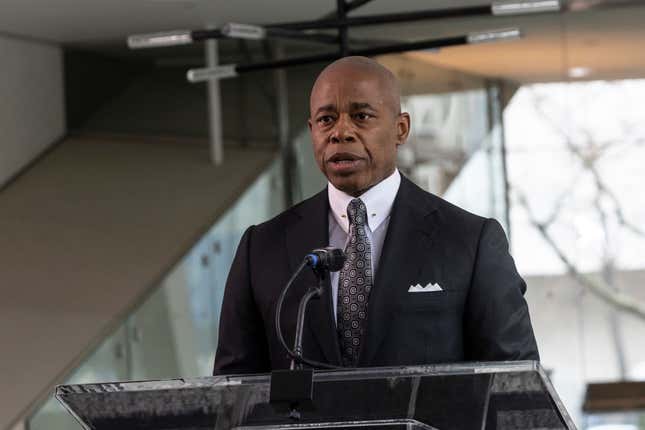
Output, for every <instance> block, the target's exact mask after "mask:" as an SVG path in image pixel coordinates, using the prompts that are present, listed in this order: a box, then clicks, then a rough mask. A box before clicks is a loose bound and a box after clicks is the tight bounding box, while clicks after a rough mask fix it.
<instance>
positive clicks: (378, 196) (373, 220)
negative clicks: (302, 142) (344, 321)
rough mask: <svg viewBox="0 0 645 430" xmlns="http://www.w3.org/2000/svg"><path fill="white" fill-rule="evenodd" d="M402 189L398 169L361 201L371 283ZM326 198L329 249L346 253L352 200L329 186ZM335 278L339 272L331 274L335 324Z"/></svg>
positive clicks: (371, 189) (336, 294) (362, 197)
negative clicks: (369, 255)
mask: <svg viewBox="0 0 645 430" xmlns="http://www.w3.org/2000/svg"><path fill="white" fill-rule="evenodd" d="M399 185H401V175H400V174H399V171H398V169H394V173H392V174H391V175H390V176H388V177H387V178H385V179H384V180H382V181H381V182H379V183H378V184H376V185H374V186H373V187H372V188H370V189H369V190H367V191H366V192H365V193H363V194H362V195H360V196H359V197H358V198H360V199H361V200H362V201H363V203H365V207H366V208H367V226H366V229H365V230H366V231H367V237H368V238H369V240H370V245H371V250H372V252H371V254H372V274H373V276H372V280H374V278H375V275H376V273H377V272H376V269H377V268H378V267H377V266H378V264H379V259H380V258H381V251H382V250H383V241H384V240H385V234H386V233H387V227H388V225H389V223H390V213H391V212H392V204H394V198H395V197H396V193H397V192H398V191H399ZM327 195H328V196H329V208H330V211H329V246H333V247H334V248H340V249H345V247H346V246H347V240H348V238H349V237H348V235H349V219H348V218H347V206H348V205H349V202H351V201H352V200H353V199H354V198H355V197H352V196H350V195H349V194H345V193H344V192H342V191H340V190H339V189H337V188H336V187H334V185H332V183H331V182H329V183H328V185H327ZM338 277H339V272H332V273H331V276H330V281H331V289H332V298H333V303H334V321H335V320H336V318H335V316H336V303H337V301H338Z"/></svg>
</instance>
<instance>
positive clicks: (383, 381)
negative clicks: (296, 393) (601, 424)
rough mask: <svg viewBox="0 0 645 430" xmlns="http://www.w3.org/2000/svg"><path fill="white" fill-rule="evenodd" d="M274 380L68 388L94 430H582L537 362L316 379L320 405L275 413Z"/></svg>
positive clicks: (61, 390) (326, 374) (331, 374)
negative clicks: (271, 393) (271, 396)
mask: <svg viewBox="0 0 645 430" xmlns="http://www.w3.org/2000/svg"><path fill="white" fill-rule="evenodd" d="M270 384H271V375H240V376H216V377H206V378H197V379H173V380H168V381H145V382H114V383H100V384H85V385H61V386H58V387H57V388H56V397H57V398H58V400H59V401H60V402H61V403H62V404H63V405H64V406H65V407H66V408H67V410H68V411H69V412H70V413H71V414H73V415H74V417H75V418H76V419H77V420H78V421H79V422H80V423H81V424H82V425H83V427H84V428H86V429H100V430H102V429H121V430H123V429H217V430H219V429H244V430H270V429H294V430H295V429H352V428H358V429H379V430H390V429H409V430H412V429H438V430H446V429H451V430H453V429H464V430H466V429H467V430H473V429H485V430H494V429H496V430H511V429H513V430H515V429H525V430H526V429H535V430H537V429H539V430H546V429H575V426H574V424H573V422H572V420H571V418H570V417H569V415H568V414H567V412H566V410H565V408H564V407H563V405H562V403H561V402H560V400H559V398H558V396H557V394H556V392H555V391H554V389H553V387H552V385H551V383H550V382H549V379H548V378H547V376H546V374H545V372H544V370H543V369H542V368H541V367H540V365H539V364H538V363H537V362H532V361H523V362H495V363H460V364H448V365H429V366H413V367H387V368H363V369H354V370H346V371H345V370H343V371H316V372H314V375H313V400H312V401H311V402H309V403H308V404H305V403H302V404H300V405H298V406H297V407H296V409H295V411H294V410H291V411H289V408H288V407H282V406H284V405H280V404H270V403H269V393H270Z"/></svg>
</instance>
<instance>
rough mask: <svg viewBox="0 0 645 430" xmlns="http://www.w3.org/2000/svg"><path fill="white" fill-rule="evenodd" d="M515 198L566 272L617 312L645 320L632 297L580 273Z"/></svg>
mask: <svg viewBox="0 0 645 430" xmlns="http://www.w3.org/2000/svg"><path fill="white" fill-rule="evenodd" d="M516 193H517V197H518V201H519V203H520V205H522V207H524V208H525V209H526V212H527V213H528V216H529V221H530V223H531V224H532V225H533V226H534V227H535V228H536V229H537V230H538V231H539V232H540V234H541V235H542V238H543V239H544V240H545V241H546V243H547V244H549V246H550V247H551V249H553V251H554V252H555V253H556V255H557V256H558V258H559V259H560V260H561V261H562V263H564V265H565V266H566V268H567V270H568V272H569V273H570V274H571V276H573V277H574V278H575V279H576V280H577V281H578V282H579V283H580V284H581V285H582V286H583V287H585V288H586V289H588V290H589V291H590V292H591V293H593V294H594V295H596V296H597V297H599V298H600V299H602V300H604V301H605V302H606V303H608V304H610V305H611V306H613V307H615V308H616V309H618V310H621V311H624V312H627V313H629V314H631V315H634V316H636V317H638V318H640V319H642V320H645V303H641V302H639V301H638V300H637V299H635V298H634V297H632V296H630V295H628V294H625V293H624V292H622V291H620V290H615V289H613V288H612V287H611V286H610V285H608V284H607V283H606V282H604V281H602V280H600V279H596V278H592V277H590V276H588V275H585V274H583V273H580V272H579V271H578V269H577V268H576V266H575V265H574V264H573V263H572V262H571V261H570V260H569V258H568V257H567V256H566V255H565V253H564V251H562V249H560V247H559V246H558V245H557V243H556V242H555V240H554V239H553V237H552V236H551V235H550V234H549V232H548V229H547V228H548V226H547V225H546V224H545V223H543V222H540V221H539V220H537V219H536V218H535V217H534V215H533V213H532V211H531V208H530V206H529V204H528V201H527V200H526V197H525V196H524V195H523V194H521V193H519V192H517V190H516Z"/></svg>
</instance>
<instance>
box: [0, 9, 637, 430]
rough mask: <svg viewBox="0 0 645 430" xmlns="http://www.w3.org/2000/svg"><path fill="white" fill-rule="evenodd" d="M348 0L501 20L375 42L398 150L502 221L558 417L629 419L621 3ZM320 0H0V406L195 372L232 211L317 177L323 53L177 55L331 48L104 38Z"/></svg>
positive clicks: (40, 415) (633, 145)
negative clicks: (205, 71)
mask: <svg viewBox="0 0 645 430" xmlns="http://www.w3.org/2000/svg"><path fill="white" fill-rule="evenodd" d="M351 3H354V4H358V3H365V4H364V5H362V6H361V7H360V8H357V9H356V10H355V11H352V12H351V13H350V15H349V16H350V17H354V16H368V15H375V14H397V13H403V12H414V11H421V10H423V11H427V10H429V9H431V10H432V9H435V10H437V11H445V10H447V9H452V10H454V11H455V13H453V14H452V16H451V17H440V18H436V19H425V20H418V21H414V22H406V23H402V22H401V23H390V24H379V25H371V26H360V27H356V28H351V29H350V31H349V34H350V38H354V39H355V40H357V41H361V40H362V41H365V40H369V41H372V42H370V43H376V44H379V43H381V44H383V43H392V41H394V42H397V43H400V42H406V41H417V40H427V39H441V38H448V37H454V36H459V35H465V34H472V33H473V32H478V31H488V30H491V29H505V28H517V29H519V30H520V32H521V37H519V38H514V39H512V40H499V41H492V42H491V43H486V44H470V43H464V44H462V45H460V46H452V47H445V48H439V49H429V50H419V51H411V52H405V53H401V54H392V55H385V56H380V57H377V60H378V61H379V62H381V63H382V64H384V65H385V66H387V67H388V68H390V69H391V70H392V71H393V72H394V73H395V75H396V76H397V77H398V79H399V80H400V82H401V86H402V89H403V93H404V98H403V105H404V106H403V107H404V109H405V110H407V111H408V112H409V113H410V114H411V117H412V135H411V137H410V139H409V141H408V143H407V144H406V145H405V146H403V147H401V149H400V152H399V168H400V170H401V171H402V172H403V173H404V174H405V175H407V176H408V177H409V178H411V179H412V180H414V181H415V182H416V183H417V184H419V185H420V186H421V187H423V188H425V189H426V190H428V191H430V192H433V193H435V194H438V195H440V196H442V197H444V198H445V199H447V200H449V201H451V202H454V203H456V204H458V205H460V206H462V207H464V208H466V209H468V210H470V211H472V212H474V213H477V214H480V215H483V216H487V217H494V218H496V219H498V220H499V221H500V222H501V223H502V225H503V226H504V228H505V229H506V233H507V235H508V236H509V239H510V243H511V252H512V254H513V256H514V258H515V261H516V264H517V266H518V269H519V271H520V273H521V274H522V275H523V276H524V277H525V279H526V281H527V284H528V292H527V300H528V302H529V306H530V311H531V317H532V321H533V326H534V329H535V332H536V337H537V340H538V344H539V348H540V352H541V356H542V365H543V366H544V367H545V368H546V369H547V371H548V372H549V374H550V376H551V379H552V381H553V383H554V385H555V388H556V389H557V391H558V393H559V394H560V397H561V398H562V400H563V402H564V404H565V405H566V407H567V408H568V410H569V412H570V413H571V415H572V416H573V418H574V420H575V422H576V423H577V425H578V426H579V428H581V429H595V430H600V429H604V430H608V429H614V430H619V429H620V430H637V429H645V414H643V410H645V390H644V389H643V386H644V385H645V382H642V383H639V381H645V341H644V339H645V288H643V287H642V285H643V283H644V282H645V257H644V255H645V195H644V194H643V186H644V185H645V169H643V168H642V164H643V163H645V104H643V102H642V100H643V99H645V54H644V53H643V52H644V51H643V48H642V46H643V42H645V26H643V22H645V2H643V1H625V0H622V1H621V0H613V1H612V0H604V1H603V0H569V1H563V2H559V10H554V11H544V12H542V13H531V14H511V15H493V14H490V13H488V14H486V13H479V14H470V15H469V14H466V13H465V12H464V10H466V9H467V8H472V7H478V6H487V7H490V3H486V2H482V1H481V0H479V1H478V0H451V1H448V0H441V1H431V2H427V1H421V0H399V1H396V2H390V1H386V0H373V1H369V2H366V1H354V2H351ZM351 3H350V4H351ZM507 3H508V2H507ZM514 3H516V4H519V5H520V6H521V5H522V4H524V5H525V6H526V5H528V4H531V3H549V2H530V1H524V2H521V1H520V2H514ZM555 3H558V2H555ZM335 8H336V3H335V2H333V1H331V0H330V1H318V2H313V1H302V0H275V1H273V2H270V3H269V2H257V1H255V2H254V1H251V0H237V1H235V2H232V1H229V2H225V1H220V0H136V1H132V0H130V1H124V0H110V1H107V0H103V1H101V0H92V1H87V0H55V1H43V0H31V1H24V0H0V59H1V60H0V64H1V65H2V67H0V297H2V299H0V345H2V353H1V354H0V381H1V382H0V429H3V430H4V429H7V430H25V429H30V430H40V429H55V430H58V429H78V428H80V427H79V425H78V424H76V422H75V421H74V419H73V418H72V417H71V415H69V414H67V412H66V411H65V410H64V409H63V408H62V407H61V406H60V405H59V404H58V402H57V401H56V400H55V399H54V398H53V397H52V394H53V390H54V387H55V385H56V384H61V383H88V382H98V381H102V382H103V381H121V380H142V379H160V378H164V379H168V378H177V377H189V376H206V375H210V374H211V372H212V363H213V357H214V352H215V348H216V345H217V326H218V321H219V307H220V304H221V300H222V294H223V289H224V283H225V280H226V276H227V273H228V268H229V265H230V263H231V260H232V258H233V254H234V252H235V249H236V247H237V243H238V241H239V238H240V237H241V234H242V232H243V231H244V230H245V229H246V228H247V227H248V226H249V225H251V224H256V223H260V222H262V221H265V220H267V219H269V218H271V217H272V216H274V215H275V214H277V213H279V212H280V211H282V210H284V209H285V208H286V207H288V206H290V205H292V204H294V203H296V202H298V201H300V200H302V199H304V198H307V197H309V196H311V195H313V194H314V193H316V192H318V191H319V190H320V189H322V188H323V187H324V185H325V181H324V180H323V177H322V176H321V175H320V173H319V171H318V169H317V168H316V166H315V163H314V161H313V159H312V153H311V148H310V141H309V135H308V130H307V126H306V119H307V117H308V96H309V90H310V88H311V85H312V83H313V80H314V79H315V77H316V75H317V73H318V72H319V71H320V70H321V68H322V67H324V65H325V64H324V63H313V64H307V65H300V66H295V67H288V68H280V69H264V70H258V71H255V72H249V73H240V74H239V75H238V76H236V77H231V78H227V79H221V80H210V81H208V82H201V83H190V82H189V81H188V80H187V78H186V72H187V71H188V70H189V69H195V68H203V67H205V66H207V65H210V66H213V65H217V64H254V63H261V62H267V61H274V60H277V59H284V58H297V57H299V56H303V55H311V54H317V53H320V54H323V53H327V52H332V51H333V50H334V49H335V48H334V47H333V46H328V45H325V44H321V43H314V42H312V41H307V40H297V39H289V40H284V39H280V40H276V39H264V40H244V39H237V38H220V39H217V40H210V41H208V42H206V43H204V42H199V43H192V44H187V45H185V46H176V47H165V48H155V49H137V50H132V49H128V47H127V45H126V39H127V37H128V36H130V35H133V34H141V33H149V32H158V31H168V30H176V29H190V30H200V29H206V28H220V27H221V26H223V25H224V24H226V23H228V22H239V23H248V24H270V23H279V22H289V21H303V20H314V19H319V18H322V17H330V16H331V17H332V18H333V13H334V11H335ZM460 8H466V9H463V10H461V12H460ZM330 14H331V15H330ZM329 34H334V33H333V32H330V33H329ZM361 43H364V42H361Z"/></svg>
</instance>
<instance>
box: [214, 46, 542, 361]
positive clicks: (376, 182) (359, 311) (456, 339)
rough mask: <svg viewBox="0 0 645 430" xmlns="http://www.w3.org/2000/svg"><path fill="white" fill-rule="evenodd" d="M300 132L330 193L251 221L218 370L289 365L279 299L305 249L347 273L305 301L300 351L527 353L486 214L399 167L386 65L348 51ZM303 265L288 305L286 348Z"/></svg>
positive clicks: (330, 356)
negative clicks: (330, 257) (424, 185)
mask: <svg viewBox="0 0 645 430" xmlns="http://www.w3.org/2000/svg"><path fill="white" fill-rule="evenodd" d="M310 112H311V116H310V119H309V128H310V131H311V137H312V142H313V148H314V155H315V157H316V161H317V163H318V165H319V167H320V169H321V171H322V172H323V174H325V176H326V177H327V179H328V181H329V185H328V187H327V189H325V190H323V191H322V192H320V193H318V194H317V195H315V196H314V197H312V198H310V199H308V200H305V201H304V202H302V203H300V204H298V205H296V206H294V207H292V208H291V209H289V210H287V211H285V212H283V213H282V214H280V215H278V216H277V217H275V218H274V219H272V220H270V221H268V222H265V223H263V224H260V225H257V226H252V227H250V228H249V229H248V230H247V231H246V232H245V234H244V236H243V237H242V240H241V241H240V245H239V247H238V250H237V254H236V256H235V260H234V262H233V266H232V268H231V271H230V273H229V277H228V281H227V284H226V291H225V294H224V302H223V305H222V313H221V320H220V331H219V344H218V348H217V353H216V357H215V369H214V373H215V374H222V373H259V372H269V371H270V370H272V369H281V368H288V366H289V363H290V359H289V357H288V356H287V354H286V352H285V350H284V349H283V347H282V346H281V344H280V342H279V341H278V338H277V336H276V333H275V329H274V323H273V321H274V316H275V305H276V300H277V298H278V296H279V294H280V292H281V290H282V288H283V287H284V285H285V283H286V282H287V280H288V279H289V277H290V275H291V274H292V273H293V272H294V271H295V270H296V268H297V267H298V266H299V264H300V263H301V261H302V260H303V258H304V256H305V255H306V254H307V253H308V252H309V251H310V250H312V249H314V248H320V247H324V246H328V245H330V246H335V247H339V248H343V249H345V252H346V254H347V255H348V259H347V261H346V262H345V265H344V267H343V268H342V269H341V270H340V271H339V272H336V273H334V274H333V275H332V276H331V280H330V281H328V282H327V288H325V290H324V293H323V296H322V297H321V298H320V299H319V300H317V301H314V302H312V303H311V304H310V305H309V310H308V314H307V319H306V323H305V330H304V336H303V339H304V340H303V342H304V355H305V357H306V358H309V359H312V360H316V361H319V362H325V363H330V364H334V365H344V366H350V367H357V366H391V365H413V364H429V363H440V362H441V363H445V362H456V361H491V360H524V359H528V360H538V359H539V356H538V351H537V346H536V342H535V338H534V336H533V329H532V327H531V322H530V319H529V312H528V307H527V304H526V302H525V300H524V297H523V294H524V292H525V290H526V285H525V283H524V281H523V280H522V278H521V277H520V276H519V274H518V273H517V270H516V268H515V265H514V263H513V259H512V258H511V256H510V255H509V253H508V243H507V240H506V237H505V235H504V232H503V230H502V228H501V226H500V225H499V223H497V222H496V221H495V220H493V219H485V218H482V217H479V216H476V215H473V214H470V213H468V212H466V211H464V210H462V209H460V208H458V207H456V206H454V205H452V204H450V203H448V202H446V201H444V200H442V199H441V198H439V197H437V196H434V195H432V194H430V193H427V192H425V191H423V190H422V189H420V188H419V187H417V186H416V185H414V184H413V183H412V182H410V181H409V180H408V179H406V178H405V177H403V176H402V175H400V174H399V172H398V170H397V169H396V152H397V148H398V146H399V145H402V144H404V143H405V141H406V139H407V137H408V133H409V130H410V118H409V115H408V114H407V113H402V112H401V110H400V96H399V88H398V84H397V82H396V79H395V78H394V76H393V75H392V73H391V72H390V71H388V70H387V69H385V68H384V67H383V66H381V65H379V64H378V63H376V62H375V61H373V60H370V59H367V58H362V57H347V58H344V59H341V60H338V61H336V62H335V63H332V64H331V65H329V66H328V67H327V68H326V69H325V70H323V72H322V73H321V74H320V76H319V77H318V79H317V80H316V83H315V84H314V87H313V89H312V92H311V99H310ZM315 282H316V280H315V277H314V275H313V273H311V271H307V272H305V273H303V274H302V275H301V276H300V277H299V278H298V279H297V281H296V282H295V283H294V285H293V287H292V289H291V291H290V294H289V295H288V296H287V298H286V300H285V305H284V308H283V309H284V310H283V312H282V319H281V320H282V327H283V331H284V333H285V338H286V340H287V343H288V344H289V345H291V344H292V342H293V338H294V333H295V321H296V311H297V307H298V306H297V305H298V302H299V300H300V298H301V297H302V295H303V294H304V292H305V291H306V290H307V288H308V287H309V286H311V285H315Z"/></svg>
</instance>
